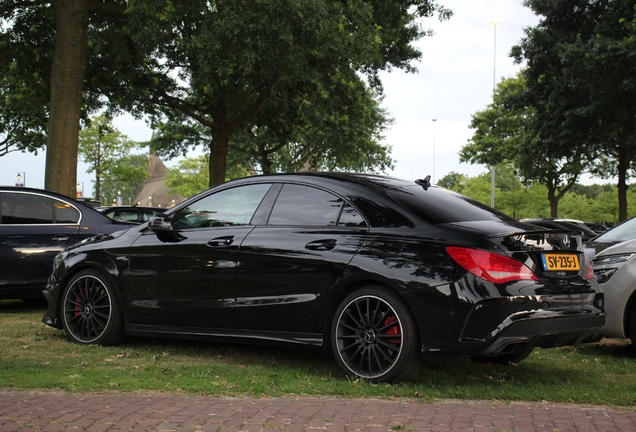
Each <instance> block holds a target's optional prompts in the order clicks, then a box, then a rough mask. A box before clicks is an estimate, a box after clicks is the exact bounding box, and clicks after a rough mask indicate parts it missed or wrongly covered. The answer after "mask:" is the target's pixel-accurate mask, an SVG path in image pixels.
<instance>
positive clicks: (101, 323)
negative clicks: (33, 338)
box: [61, 269, 125, 345]
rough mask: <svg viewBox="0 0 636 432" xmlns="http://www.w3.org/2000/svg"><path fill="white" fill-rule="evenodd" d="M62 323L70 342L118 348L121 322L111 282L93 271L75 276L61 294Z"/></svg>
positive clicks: (122, 321) (121, 331) (120, 341)
mask: <svg viewBox="0 0 636 432" xmlns="http://www.w3.org/2000/svg"><path fill="white" fill-rule="evenodd" d="M61 311H62V324H63V326H64V331H65V332H66V335H67V336H68V337H69V339H71V340H72V341H73V342H76V343H79V344H84V345H90V344H97V345H119V344H120V343H122V342H123V341H124V339H125V334H124V319H123V317H122V313H121V309H120V308H119V304H118V302H117V298H116V296H115V290H114V289H113V285H112V283H111V282H110V280H109V279H108V278H107V277H106V276H105V275H104V274H103V273H101V272H99V271H97V270H93V269H88V270H83V271H81V272H79V273H78V274H76V275H75V276H74V277H73V278H72V279H71V280H70V282H69V283H68V284H67V286H66V288H65V289H64V292H63V295H62V305H61Z"/></svg>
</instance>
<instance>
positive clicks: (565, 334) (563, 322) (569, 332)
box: [477, 313, 605, 356]
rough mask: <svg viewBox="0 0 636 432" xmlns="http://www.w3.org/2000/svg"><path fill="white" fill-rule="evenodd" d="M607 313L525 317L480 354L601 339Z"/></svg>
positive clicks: (496, 353) (510, 351)
mask: <svg viewBox="0 0 636 432" xmlns="http://www.w3.org/2000/svg"><path fill="white" fill-rule="evenodd" d="M604 322H605V313H599V314H597V315H587V316H574V317H559V318H555V317H551V318H543V319H541V318H539V319H536V318H535V319H525V320H523V319H522V320H519V321H516V322H513V323H512V324H510V325H509V326H507V327H506V328H505V329H504V330H502V331H501V332H500V333H499V335H498V336H497V337H496V338H495V339H494V341H492V342H491V343H490V344H489V345H488V346H487V347H486V348H485V349H483V350H482V351H480V352H479V353H477V355H480V356H488V355H490V356H496V355H501V354H511V353H517V352H521V351H525V350H527V349H529V348H552V347H558V346H566V345H575V344H578V343H590V342H597V341H599V340H601V338H602V337H603V331H602V329H601V328H602V327H603V324H604Z"/></svg>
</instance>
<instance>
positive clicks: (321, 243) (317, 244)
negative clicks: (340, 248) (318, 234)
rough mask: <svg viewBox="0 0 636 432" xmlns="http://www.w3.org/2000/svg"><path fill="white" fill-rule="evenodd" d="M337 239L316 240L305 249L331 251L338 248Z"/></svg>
mask: <svg viewBox="0 0 636 432" xmlns="http://www.w3.org/2000/svg"><path fill="white" fill-rule="evenodd" d="M336 243H337V240H336V239H325V240H316V241H312V242H309V243H307V244H306V245H305V249H309V250H315V251H329V250H332V249H333V248H335V247H336Z"/></svg>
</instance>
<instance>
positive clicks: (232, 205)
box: [43, 173, 605, 382]
mask: <svg viewBox="0 0 636 432" xmlns="http://www.w3.org/2000/svg"><path fill="white" fill-rule="evenodd" d="M47 288H48V289H47V291H46V292H45V294H46V296H47V297H48V302H49V307H48V310H47V311H46V314H45V316H44V318H43V321H44V322H45V323H46V324H48V325H51V326H54V327H57V328H60V329H61V328H63V329H64V330H65V331H66V333H67V335H68V337H69V338H70V339H71V340H72V341H74V342H77V343H82V344H102V345H111V344H118V343H120V342H122V341H123V339H124V337H125V335H129V336H152V337H179V338H192V339H205V340H225V341H235V342H244V343H268V344H280V345H285V346H296V347H305V348H311V349H316V350H322V351H327V352H328V351H331V352H333V353H334V356H335V358H336V361H337V363H338V364H339V365H340V366H341V368H342V369H343V370H344V371H345V373H347V374H348V375H350V376H354V377H362V378H365V379H369V380H372V381H375V382H380V381H387V382H388V381H399V380H403V379H407V378H409V377H410V376H412V374H414V373H415V371H416V370H417V367H418V365H419V363H420V360H421V359H422V357H426V358H431V359H433V358H451V357H454V358H459V357H489V358H490V360H491V361H501V362H509V361H514V362H517V361H520V360H522V359H523V358H525V357H526V356H527V355H528V354H529V353H530V352H531V351H532V349H533V348H535V347H554V346H561V345H569V344H574V343H578V342H592V341H596V340H599V339H600V337H601V332H600V329H601V326H602V325H603V323H604V316H605V314H604V312H603V294H602V293H601V292H600V290H599V289H598V285H597V283H596V280H595V279H594V274H593V273H592V270H591V267H590V265H589V262H588V261H587V260H586V259H585V257H584V256H583V255H582V252H581V238H580V236H577V235H572V234H569V233H565V232H556V231H549V230H544V229H540V228H538V227H536V226H533V225H527V224H523V223H520V222H518V221H516V220H514V219H512V218H510V217H508V216H505V215H503V214H501V213H498V212H496V211H493V210H492V209H490V208H489V207H486V206H484V205H482V204H479V203H477V202H474V201H472V200H470V199H468V198H466V197H464V196H461V195H458V194H456V193H453V192H450V191H448V190H446V189H443V188H438V187H436V186H431V185H430V183H429V181H428V177H427V179H424V180H418V181H416V182H410V181H403V180H398V179H394V178H390V177H383V176H375V175H362V174H333V173H306V174H279V175H269V176H257V177H250V178H245V179H240V180H234V181H230V182H228V183H225V184H222V185H219V186H216V187H214V188H211V189H209V190H207V191H205V192H203V193H201V194H199V195H197V196H195V197H193V198H191V199H189V200H187V201H185V202H183V203H181V204H180V205H178V206H177V207H175V208H173V209H170V210H168V211H167V212H166V213H164V214H163V215H159V216H153V217H152V218H151V219H150V221H149V222H148V224H146V225H142V226H139V227H136V228H132V229H130V230H129V231H127V232H124V233H117V234H111V235H104V236H100V237H97V238H92V239H89V240H86V241H84V242H83V243H81V244H79V245H76V246H73V247H71V248H69V249H67V250H66V251H64V252H62V253H61V254H59V255H58V256H57V258H56V259H55V268H54V270H53V274H52V276H51V278H50V280H49V284H48V287H47Z"/></svg>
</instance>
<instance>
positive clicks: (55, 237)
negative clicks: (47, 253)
mask: <svg viewBox="0 0 636 432" xmlns="http://www.w3.org/2000/svg"><path fill="white" fill-rule="evenodd" d="M53 240H55V241H59V242H65V241H69V240H70V238H68V237H67V236H65V235H56V236H53Z"/></svg>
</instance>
